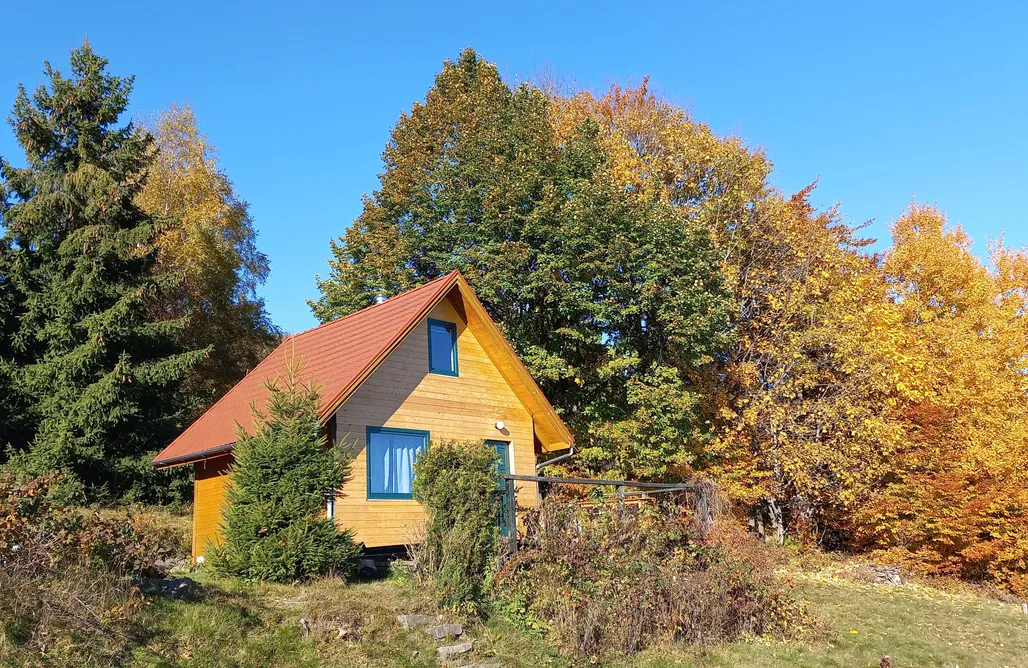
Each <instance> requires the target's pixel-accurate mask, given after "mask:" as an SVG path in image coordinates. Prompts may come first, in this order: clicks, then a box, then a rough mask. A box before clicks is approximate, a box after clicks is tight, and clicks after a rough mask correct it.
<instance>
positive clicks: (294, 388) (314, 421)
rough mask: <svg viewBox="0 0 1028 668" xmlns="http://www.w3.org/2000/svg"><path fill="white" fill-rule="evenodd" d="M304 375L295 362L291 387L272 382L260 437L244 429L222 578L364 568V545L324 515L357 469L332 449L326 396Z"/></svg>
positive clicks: (257, 425) (219, 561) (227, 514)
mask: <svg viewBox="0 0 1028 668" xmlns="http://www.w3.org/2000/svg"><path fill="white" fill-rule="evenodd" d="M302 369H303V362H302V360H300V361H297V360H290V362H289V365H288V372H287V377H286V379H285V380H286V382H285V386H284V387H280V386H279V384H278V379H277V378H275V379H270V380H266V381H265V388H266V389H267V390H268V400H267V408H266V412H265V411H260V410H258V409H257V408H256V407H254V409H253V416H254V433H253V434H249V433H247V432H246V431H245V430H243V429H242V428H240V429H239V435H238V437H237V439H236V444H235V447H234V448H233V456H234V458H235V462H234V463H233V465H232V466H231V468H230V470H229V475H230V476H231V477H230V480H231V483H230V486H229V489H228V494H227V500H226V504H225V509H224V510H223V513H222V529H223V537H224V543H223V544H222V545H220V546H217V547H215V548H214V549H213V550H210V551H209V553H210V555H211V563H212V565H213V567H214V568H215V569H216V570H217V571H219V572H222V573H226V574H230V575H235V576H237V577H241V578H244V579H246V580H253V581H264V580H269V581H275V582H292V581H295V580H304V579H308V578H311V577H314V576H317V575H324V574H326V573H335V574H336V575H340V576H344V577H345V576H348V575H351V574H352V573H353V572H354V570H355V569H356V566H357V563H358V559H359V557H360V553H361V549H362V546H361V545H358V544H355V543H354V542H353V537H352V535H351V533H350V532H349V531H339V530H337V529H336V526H335V522H334V520H332V519H329V518H327V517H325V513H324V507H325V500H326V497H327V496H328V495H329V494H330V493H331V492H332V490H336V489H339V488H340V487H342V485H343V483H344V482H345V480H346V477H347V475H349V465H348V463H347V462H345V461H344V459H343V458H342V456H341V453H340V452H339V451H338V450H334V449H332V448H329V447H328V445H327V443H326V440H325V436H324V434H323V433H322V430H321V425H320V423H319V422H318V412H317V411H318V405H319V403H320V395H319V391H318V388H316V387H315V386H314V385H312V384H300V383H299V381H298V378H299V376H300V373H301V372H302Z"/></svg>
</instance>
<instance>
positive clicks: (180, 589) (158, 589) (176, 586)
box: [140, 578, 199, 601]
mask: <svg viewBox="0 0 1028 668" xmlns="http://www.w3.org/2000/svg"><path fill="white" fill-rule="evenodd" d="M140 589H141V590H142V592H143V593H144V594H149V595H150V596H161V597H163V598H170V599H171V600H173V601H178V600H192V599H193V598H195V597H196V594H197V590H198V589H199V585H197V584H196V581H195V580H193V579H192V578H172V579H170V580H162V579H161V578H143V582H142V584H141V586H140Z"/></svg>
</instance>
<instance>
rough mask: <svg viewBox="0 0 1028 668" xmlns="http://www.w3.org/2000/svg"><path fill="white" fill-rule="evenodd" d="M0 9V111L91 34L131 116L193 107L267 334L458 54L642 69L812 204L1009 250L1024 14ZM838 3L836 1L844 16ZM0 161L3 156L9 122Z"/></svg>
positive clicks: (323, 268) (972, 6)
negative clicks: (246, 223) (263, 273)
mask: <svg viewBox="0 0 1028 668" xmlns="http://www.w3.org/2000/svg"><path fill="white" fill-rule="evenodd" d="M44 4H45V5H46V9H45V10H43V9H40V8H39V7H41V5H39V4H36V5H33V3H27V2H19V3H14V2H5V3H0V9H2V13H0V16H2V17H3V18H2V24H0V26H2V28H0V110H4V111H6V110H9V109H10V107H11V104H12V103H13V100H14V95H15V92H16V84H17V83H18V82H19V81H20V82H23V83H25V84H26V85H27V86H29V87H30V88H34V87H35V86H36V85H37V84H38V83H40V82H41V80H42V67H43V61H44V60H45V59H50V60H51V62H53V63H54V64H55V65H58V66H61V67H63V68H64V69H66V68H67V58H68V52H69V51H70V50H71V49H72V48H74V47H75V46H77V45H79V44H81V42H82V40H83V38H86V37H88V38H89V40H90V41H91V43H92V44H93V46H94V48H95V49H96V50H97V51H98V52H99V53H101V54H102V55H104V56H106V57H108V58H110V60H111V69H112V71H113V72H114V73H116V74H130V73H134V74H135V75H136V77H137V78H136V88H135V94H134V96H133V98H132V110H131V111H132V113H134V114H135V113H139V114H148V113H150V112H154V111H159V110H160V109H162V108H164V107H166V106H167V105H168V104H170V103H172V102H177V103H180V104H181V103H188V104H191V105H192V106H193V108H194V109H195V111H196V113H197V115H198V117H199V119H200V121H201V127H202V129H203V130H204V131H205V132H206V133H207V135H208V136H209V137H210V139H211V140H212V141H213V142H214V143H215V144H216V145H217V146H218V148H219V149H220V155H221V163H222V166H223V167H224V169H225V170H226V171H227V173H228V175H229V176H230V177H231V178H232V179H233V181H234V182H235V184H236V187H237V189H238V191H239V193H240V195H241V196H242V197H243V198H244V199H246V200H247V201H249V202H250V205H251V212H252V214H253V216H254V219H255V222H256V226H257V229H258V230H259V232H260V238H259V240H258V243H259V245H260V248H261V249H262V250H263V251H264V252H265V253H267V254H268V256H269V257H270V259H271V277H270V278H269V280H268V283H267V285H266V286H264V289H263V291H262V293H263V295H264V296H265V297H266V299H267V304H268V309H269V311H270V313H271V316H272V318H273V320H274V321H275V322H276V323H277V324H278V325H280V326H281V327H283V328H284V329H286V330H287V331H298V330H300V329H305V328H307V327H309V326H311V325H313V324H315V320H314V318H313V317H312V316H311V314H310V311H309V309H308V307H307V305H306V302H305V300H306V299H308V298H310V297H314V296H316V292H317V290H316V288H315V285H314V275H315V274H316V273H319V272H320V273H322V274H324V273H326V272H327V265H326V261H327V258H328V255H329V249H328V242H329V239H330V238H332V237H334V236H337V235H339V234H341V233H342V232H343V231H344V229H345V228H346V227H347V226H348V225H349V224H350V222H351V221H352V220H353V219H354V218H355V217H356V215H357V214H358V213H359V211H360V206H361V205H360V200H361V195H362V194H364V193H368V192H370V191H371V190H373V189H374V188H375V187H376V183H377V174H378V173H379V171H380V169H381V160H380V154H381V151H382V149H383V147H384V145H385V142H386V140H387V138H388V134H389V131H390V129H391V128H392V127H393V125H394V124H395V122H396V119H397V117H398V115H399V114H400V112H401V111H402V110H405V109H409V108H410V106H411V104H412V103H413V102H414V101H415V100H418V99H421V98H422V97H423V96H424V94H425V92H426V91H427V90H428V88H429V87H430V86H431V84H432V79H433V76H434V75H435V73H436V72H437V71H438V70H439V69H440V66H441V64H442V61H443V60H444V59H446V58H451V59H452V58H455V57H456V56H457V55H458V54H459V53H460V50H461V49H462V48H463V47H466V46H471V47H474V48H475V49H476V50H478V51H479V52H480V53H481V54H482V55H483V56H484V57H485V58H487V59H488V60H490V61H492V62H495V63H496V64H497V65H498V66H499V68H500V71H501V72H502V73H503V75H504V76H505V77H507V78H508V79H509V80H510V81H521V80H524V79H526V78H527V79H531V78H535V77H536V76H537V74H538V73H539V72H541V71H545V70H549V71H551V72H554V73H556V74H558V75H560V76H561V77H562V78H564V79H571V80H574V81H575V82H576V83H577V84H578V85H579V86H580V87H584V88H591V89H598V90H602V89H604V88H606V87H607V85H609V84H610V83H611V82H614V81H619V82H625V81H629V80H631V81H635V82H638V81H639V80H640V79H641V78H642V77H643V76H646V75H649V76H650V77H651V79H650V80H651V83H652V84H653V85H655V87H656V88H657V90H659V91H660V92H662V93H663V94H664V95H665V96H666V97H668V98H669V99H671V100H672V101H675V102H677V103H679V104H682V105H684V106H686V107H687V108H689V109H690V110H691V111H692V113H693V116H694V117H695V118H697V119H699V120H704V121H706V122H708V123H710V125H711V126H712V127H713V128H714V129H715V130H717V131H718V132H720V133H722V134H726V133H730V134H736V135H739V136H741V137H743V138H744V139H745V141H746V142H747V143H748V144H749V145H750V146H753V147H760V148H762V149H764V150H765V151H766V152H767V153H768V155H769V156H770V157H771V159H772V160H773V161H774V164H775V173H774V177H773V178H774V181H775V183H776V184H777V185H778V186H779V187H780V188H781V189H782V190H785V191H789V192H791V191H795V190H798V189H799V188H801V187H803V186H804V185H806V184H807V183H809V182H811V181H813V180H814V179H816V178H820V184H819V187H818V190H817V192H816V195H815V200H814V201H815V202H816V203H817V204H818V205H820V206H827V205H831V204H834V203H839V204H840V205H841V207H842V211H843V214H844V216H845V217H846V219H847V221H848V222H850V223H852V224H859V223H862V222H864V221H868V220H870V221H873V222H872V224H871V227H870V228H869V232H868V234H869V235H870V236H874V237H877V238H879V239H882V240H886V239H887V238H888V225H889V222H890V221H891V220H892V219H894V218H895V217H896V216H898V215H899V214H900V213H901V212H902V210H903V209H904V208H905V207H906V206H907V205H908V204H909V203H910V202H911V201H914V200H916V201H918V202H927V203H933V204H938V205H939V206H941V207H942V208H943V209H944V210H945V211H946V212H947V213H948V214H949V216H950V219H951V220H952V221H953V222H957V223H960V224H961V225H963V226H964V228H965V229H966V230H967V231H968V232H970V233H971V234H972V235H973V236H974V238H975V240H976V246H975V249H976V251H977V252H979V253H984V251H985V242H986V241H987V240H988V239H995V238H997V237H998V236H999V235H1000V234H1002V233H1003V232H1006V240H1007V242H1008V243H1010V244H1012V245H1022V244H1028V214H1026V207H1025V206H1024V205H1023V204H1022V199H1023V197H1024V196H1025V194H1026V193H1028V123H1026V120H1028V33H1026V31H1025V26H1026V24H1028V8H1025V6H1024V5H1023V3H1013V2H1011V3H1009V4H994V3H987V2H977V3H959V4H957V3H954V4H946V3H942V2H930V3H928V2H926V3H921V4H918V3H913V2H895V1H894V2H887V3H877V2H862V3H835V2H817V3H810V4H807V5H804V4H802V3H800V2H753V3H744V2H738V3H729V2H710V1H709V0H708V1H707V2H703V3H691V2H674V3H671V2H669V3H667V4H666V6H662V5H658V4H645V3H638V2H636V3H625V4H623V5H617V4H604V3H602V2H591V3H580V4H577V5H572V4H567V3H563V2H557V1H554V0H550V1H548V2H538V3H537V2H519V3H511V4H507V5H501V4H499V3H489V2H472V3H466V4H447V3H445V2H427V3H425V2H421V3H412V4H409V5H406V4H400V3H392V2H368V3H360V5H357V4H356V3H353V4H350V3H341V2H322V3H313V2H262V1H260V0H251V1H250V2H240V3H224V2H217V1H215V0H206V1H205V2H197V1H195V0H180V1H179V2H176V3H156V2H104V3H100V2H86V1H82V0H76V1H74V2H72V1H64V2H60V1H51V2H47V3H44ZM844 5H845V6H844ZM0 155H4V156H5V157H7V158H9V159H11V160H12V161H14V162H21V155H20V151H19V150H18V147H17V146H16V145H15V143H14V140H13V136H12V133H11V132H10V130H9V129H8V128H6V127H5V128H2V129H0Z"/></svg>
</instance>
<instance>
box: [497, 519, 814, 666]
mask: <svg viewBox="0 0 1028 668" xmlns="http://www.w3.org/2000/svg"><path fill="white" fill-rule="evenodd" d="M532 513H533V514H532V515H530V517H529V518H528V521H527V522H526V523H525V524H526V527H527V529H528V536H527V539H528V540H527V542H528V543H529V544H530V545H531V547H529V548H528V549H524V550H522V551H521V552H519V553H518V554H517V555H515V557H514V558H513V559H512V560H510V561H509V562H508V563H507V564H506V565H505V566H504V567H503V568H502V569H501V570H500V571H499V572H498V573H497V574H496V577H495V579H494V582H493V590H494V592H495V594H496V597H497V607H498V608H499V609H500V610H502V611H504V612H505V613H506V614H507V616H508V617H510V618H512V619H513V621H515V622H516V623H519V624H520V625H522V626H527V627H535V628H547V629H549V632H550V633H551V634H552V636H553V638H554V640H555V642H556V643H557V644H558V646H559V647H560V648H561V649H562V650H564V651H568V652H572V653H577V654H580V655H585V656H590V655H594V654H601V653H606V652H613V653H621V654H630V653H633V652H636V651H638V650H639V649H641V648H642V647H644V646H646V645H648V644H651V643H655V642H685V643H700V644H709V643H716V642H721V641H727V640H731V639H733V638H736V637H739V636H741V635H767V634H771V635H781V634H784V633H788V632H790V628H791V627H792V626H793V625H794V624H795V623H798V622H801V621H802V618H803V616H804V612H803V610H802V609H800V608H799V607H797V605H796V604H794V603H793V602H792V600H791V599H790V598H789V597H788V595H787V594H786V592H785V590H784V589H783V587H782V586H781V585H780V584H778V582H777V580H776V578H775V576H774V573H773V570H774V566H773V563H772V560H771V557H770V556H769V555H770V553H769V551H768V549H767V548H765V546H764V545H762V544H761V543H759V542H758V541H757V540H756V539H755V538H753V537H751V536H749V535H748V534H746V533H745V532H744V531H743V530H741V529H738V528H736V527H734V526H731V525H722V526H716V527H715V529H713V530H712V531H710V532H709V533H708V534H707V535H701V534H700V532H699V531H698V530H697V528H696V526H695V525H694V523H693V522H692V519H691V515H690V514H688V513H683V512H681V511H680V510H679V509H677V508H675V507H673V506H670V505H668V504H664V505H662V506H643V507H642V508H639V509H635V510H629V509H625V508H619V507H617V506H616V505H613V506H608V507H603V508H602V509H599V510H597V509H593V510H591V511H585V510H582V509H580V508H579V507H578V506H576V505H575V504H572V503H567V502H553V501H548V502H546V503H544V504H543V506H542V507H541V508H540V509H538V510H536V511H532Z"/></svg>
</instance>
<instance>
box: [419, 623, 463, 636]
mask: <svg viewBox="0 0 1028 668" xmlns="http://www.w3.org/2000/svg"><path fill="white" fill-rule="evenodd" d="M423 630H424V632H425V633H427V634H428V635H430V636H432V637H433V638H435V639H436V640H442V639H443V638H456V637H458V636H460V635H461V634H462V633H464V627H463V626H461V625H460V624H440V625H438V626H429V627H428V628H426V629H423Z"/></svg>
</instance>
